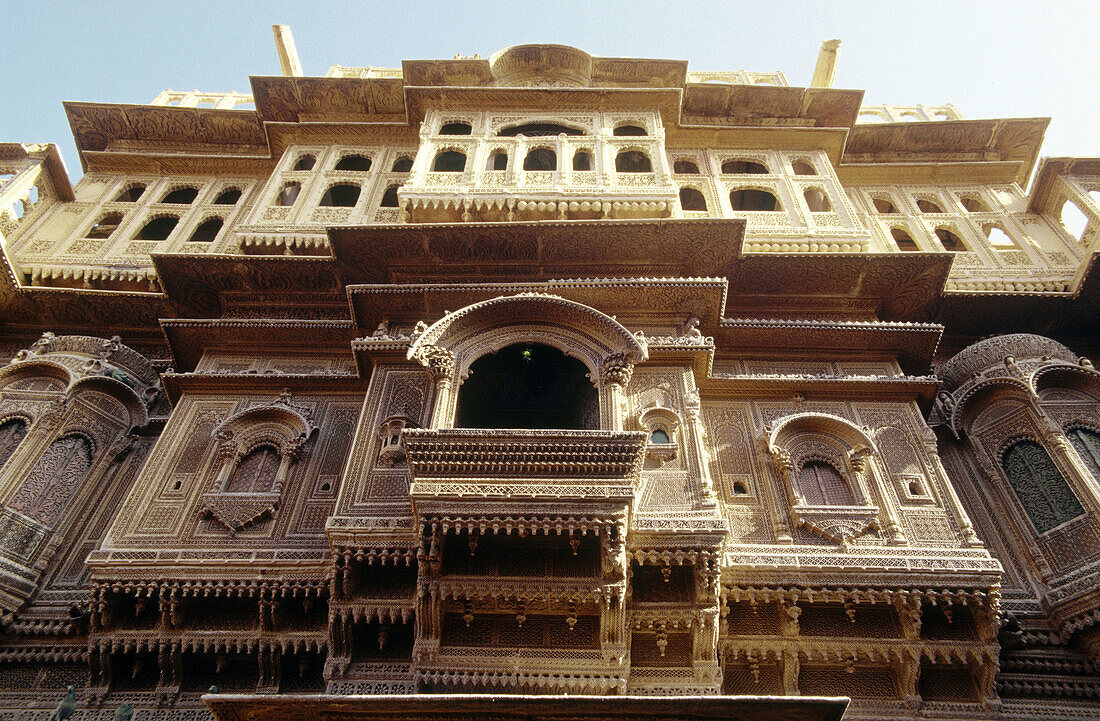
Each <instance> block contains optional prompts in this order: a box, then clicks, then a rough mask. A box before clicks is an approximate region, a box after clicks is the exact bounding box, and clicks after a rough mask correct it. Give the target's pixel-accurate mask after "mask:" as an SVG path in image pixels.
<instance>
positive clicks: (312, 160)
mask: <svg viewBox="0 0 1100 721" xmlns="http://www.w3.org/2000/svg"><path fill="white" fill-rule="evenodd" d="M316 163H317V158H316V157H315V156H313V155H310V154H309V153H306V154H305V155H302V156H301V157H299V158H298V160H297V161H296V162H295V163H294V168H293V170H313V166H314V165H315V164H316Z"/></svg>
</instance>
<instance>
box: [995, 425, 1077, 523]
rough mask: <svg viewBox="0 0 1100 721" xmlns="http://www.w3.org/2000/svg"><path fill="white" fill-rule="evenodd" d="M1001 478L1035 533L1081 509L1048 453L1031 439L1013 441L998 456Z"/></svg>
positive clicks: (1072, 515) (1071, 516)
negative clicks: (999, 456)
mask: <svg viewBox="0 0 1100 721" xmlns="http://www.w3.org/2000/svg"><path fill="white" fill-rule="evenodd" d="M1001 468H1002V469H1004V473H1005V478H1007V479H1008V483H1009V485H1010V486H1012V490H1013V491H1015V492H1016V497H1017V498H1019V499H1020V505H1022V506H1023V507H1024V511H1025V512H1026V513H1027V517H1028V518H1030V519H1031V523H1032V525H1034V526H1035V530H1036V531H1038V532H1039V533H1045V532H1046V531H1049V530H1050V529H1052V528H1054V527H1055V526H1060V525H1062V524H1063V523H1065V522H1066V521H1070V520H1072V519H1074V518H1077V517H1078V516H1080V515H1081V514H1083V513H1084V512H1085V509H1083V508H1082V507H1081V502H1080V501H1078V500H1077V496H1075V495H1073V490H1072V489H1071V488H1070V487H1069V484H1068V483H1066V479H1065V478H1063V477H1062V474H1061V473H1060V472H1059V471H1058V467H1057V466H1055V465H1054V461H1053V460H1051V458H1050V454H1048V453H1047V451H1046V449H1045V448H1043V447H1042V446H1041V445H1039V444H1038V443H1036V442H1035V441H1032V440H1022V441H1017V442H1016V443H1014V444H1012V445H1011V446H1009V447H1008V449H1007V450H1006V451H1005V452H1004V455H1002V456H1001Z"/></svg>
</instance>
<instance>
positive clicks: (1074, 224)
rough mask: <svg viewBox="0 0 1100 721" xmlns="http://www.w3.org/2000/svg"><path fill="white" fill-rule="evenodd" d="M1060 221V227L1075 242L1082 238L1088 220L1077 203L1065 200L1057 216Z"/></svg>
mask: <svg viewBox="0 0 1100 721" xmlns="http://www.w3.org/2000/svg"><path fill="white" fill-rule="evenodd" d="M1058 217H1059V219H1060V220H1061V221H1062V227H1063V228H1065V229H1066V232H1067V233H1069V234H1070V235H1072V236H1073V237H1074V238H1076V239H1077V240H1081V239H1082V238H1083V237H1084V234H1085V230H1086V229H1087V228H1088V226H1089V218H1088V216H1087V215H1085V213H1084V211H1082V210H1081V208H1080V207H1078V205H1077V203H1075V202H1073V201H1072V200H1067V201H1066V202H1065V203H1063V204H1062V212H1061V214H1060V215H1059V216H1058Z"/></svg>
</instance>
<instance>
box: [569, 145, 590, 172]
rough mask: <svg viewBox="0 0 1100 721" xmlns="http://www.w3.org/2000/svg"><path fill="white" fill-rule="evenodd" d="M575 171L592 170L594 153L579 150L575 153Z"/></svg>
mask: <svg viewBox="0 0 1100 721" xmlns="http://www.w3.org/2000/svg"><path fill="white" fill-rule="evenodd" d="M573 170H580V171H585V170H592V153H590V152H589V151H587V150H578V151H577V152H576V153H574V154H573Z"/></svg>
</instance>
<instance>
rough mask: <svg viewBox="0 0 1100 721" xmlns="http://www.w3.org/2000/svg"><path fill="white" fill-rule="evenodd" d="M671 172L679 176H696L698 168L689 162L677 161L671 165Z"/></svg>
mask: <svg viewBox="0 0 1100 721" xmlns="http://www.w3.org/2000/svg"><path fill="white" fill-rule="evenodd" d="M672 172H674V173H679V174H680V175H698V174H699V166H698V165H696V164H695V163H694V162H693V161H691V160H677V161H676V162H675V163H673V164H672Z"/></svg>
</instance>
